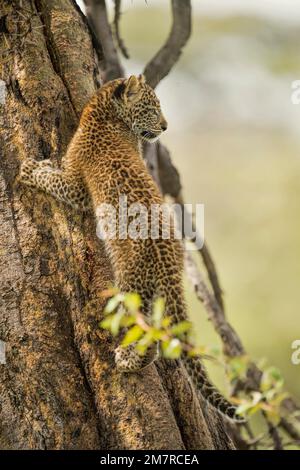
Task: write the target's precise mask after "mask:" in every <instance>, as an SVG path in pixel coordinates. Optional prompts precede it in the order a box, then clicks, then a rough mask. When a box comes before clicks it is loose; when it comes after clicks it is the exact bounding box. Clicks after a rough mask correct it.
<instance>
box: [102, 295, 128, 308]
mask: <svg viewBox="0 0 300 470" xmlns="http://www.w3.org/2000/svg"><path fill="white" fill-rule="evenodd" d="M123 299H124V296H123V295H122V294H117V295H115V296H114V297H111V298H110V299H109V301H108V302H107V304H106V306H105V309H104V313H112V312H114V311H115V310H116V309H117V307H118V305H119V303H120V302H122V301H123Z"/></svg>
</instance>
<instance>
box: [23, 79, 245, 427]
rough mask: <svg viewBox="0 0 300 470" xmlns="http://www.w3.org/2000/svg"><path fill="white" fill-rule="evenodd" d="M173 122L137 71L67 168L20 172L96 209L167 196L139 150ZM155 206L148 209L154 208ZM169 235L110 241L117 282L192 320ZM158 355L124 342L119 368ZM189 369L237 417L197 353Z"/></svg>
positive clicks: (178, 249)
mask: <svg viewBox="0 0 300 470" xmlns="http://www.w3.org/2000/svg"><path fill="white" fill-rule="evenodd" d="M166 128H167V122H166V120H165V118H164V116H163V114H162V112H161V108H160V103H159V100H158V98H157V96H156V94H155V93H154V91H153V90H152V89H151V88H150V87H149V86H148V85H147V84H146V83H145V80H144V77H143V76H139V77H135V76H131V77H130V78H129V79H127V80H126V79H118V80H114V81H111V82H109V83H107V84H105V85H104V86H103V87H102V88H101V89H100V90H99V91H98V93H97V94H96V95H95V96H94V97H93V98H92V99H91V101H90V103H89V104H88V105H87V106H86V108H85V109H84V111H83V113H82V116H81V119H80V124H79V127H78V129H77V131H76V133H75V135H74V137H73V139H72V141H71V143H70V145H69V147H68V150H67V153H66V155H65V157H64V159H63V169H55V168H53V167H52V165H51V163H50V162H49V161H46V162H36V161H34V160H31V159H27V160H25V161H24V162H23V164H22V167H21V174H20V178H21V181H23V182H24V183H25V184H27V185H29V186H34V187H36V188H39V189H42V190H44V191H46V192H47V193H49V194H51V195H52V196H54V197H55V198H57V199H58V200H60V201H63V202H66V203H68V204H70V205H72V206H73V207H75V208H81V209H82V210H84V209H86V208H88V207H89V205H90V201H91V203H92V206H93V209H94V212H95V214H96V213H97V207H99V205H100V204H102V203H106V204H108V203H109V204H112V205H113V206H114V207H115V208H116V209H117V210H118V204H119V196H120V195H121V194H126V196H127V198H128V204H132V203H142V204H143V205H145V206H146V207H147V208H148V209H149V208H150V205H151V204H154V203H156V204H162V203H163V200H162V197H161V195H160V193H159V190H158V188H157V186H156V185H155V183H154V182H153V179H152V178H151V176H150V175H149V173H148V171H147V169H146V166H145V163H144V161H143V158H142V155H141V142H142V141H143V140H148V141H154V140H156V139H157V138H158V137H159V135H160V134H161V133H162V132H163V131H164V130H166ZM149 212H150V211H149ZM170 229H171V237H170V239H167V240H166V239H163V237H162V232H161V228H160V236H159V238H158V239H151V238H148V239H146V240H142V239H138V240H133V239H130V238H127V239H125V240H120V239H118V238H117V239H112V240H106V241H105V244H106V249H107V252H108V254H109V256H110V259H111V263H112V267H113V271H114V277H115V283H116V285H117V286H118V287H119V289H120V290H121V291H122V292H138V293H139V294H140V295H141V298H142V302H143V309H144V314H145V315H149V314H150V312H151V306H152V303H153V300H154V299H155V298H156V297H158V296H162V297H164V299H165V302H166V315H169V316H171V317H172V319H173V321H174V322H179V321H182V320H184V319H186V317H187V315H186V306H185V303H184V300H183V298H184V294H183V287H182V276H183V249H182V245H181V242H179V241H178V240H176V239H175V237H174V228H173V226H171V228H170ZM156 358H157V347H156V345H155V346H153V347H152V348H150V350H149V351H148V353H147V355H146V356H145V357H141V356H139V355H138V353H137V352H136V350H135V348H134V347H130V348H128V349H124V348H121V347H118V348H117V349H116V352H115V361H116V366H117V367H118V368H119V369H120V370H123V371H125V372H134V371H137V370H139V369H141V368H143V367H146V366H147V365H149V364H150V363H151V362H152V361H153V360H155V359H156ZM183 359H184V362H185V364H186V367H187V370H188V372H189V375H190V377H191V379H192V381H193V382H194V384H195V386H196V387H197V389H198V390H199V391H201V393H202V395H203V396H204V397H205V398H206V399H207V400H208V402H209V403H211V404H212V405H213V406H214V407H216V408H217V409H218V410H219V411H220V412H222V413H224V414H225V415H227V416H229V417H230V418H236V408H235V407H234V406H233V405H232V404H231V403H229V402H228V401H227V400H226V399H225V398H224V397H223V396H222V395H221V394H220V393H219V392H218V391H217V390H216V389H215V387H214V386H213V385H212V384H211V383H210V382H209V380H208V378H207V375H206V372H205V370H204V367H203V365H202V363H201V361H200V359H199V358H190V357H183Z"/></svg>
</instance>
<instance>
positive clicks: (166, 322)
mask: <svg viewBox="0 0 300 470" xmlns="http://www.w3.org/2000/svg"><path fill="white" fill-rule="evenodd" d="M171 322H172V318H171V317H164V318H163V319H162V321H161V327H162V328H168V326H169V325H170V324H171Z"/></svg>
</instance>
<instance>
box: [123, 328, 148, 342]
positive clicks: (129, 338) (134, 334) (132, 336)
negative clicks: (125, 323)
mask: <svg viewBox="0 0 300 470" xmlns="http://www.w3.org/2000/svg"><path fill="white" fill-rule="evenodd" d="M143 334H144V330H143V329H142V328H141V327H140V326H139V325H134V326H133V327H132V328H130V330H129V331H127V333H126V335H125V337H124V339H123V341H122V346H129V345H130V344H132V343H134V342H135V341H138V340H139V339H140V338H141V337H142V336H143Z"/></svg>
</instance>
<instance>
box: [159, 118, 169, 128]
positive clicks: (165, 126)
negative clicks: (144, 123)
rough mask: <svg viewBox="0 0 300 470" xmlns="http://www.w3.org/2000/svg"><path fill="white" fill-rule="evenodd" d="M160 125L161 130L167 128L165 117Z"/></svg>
mask: <svg viewBox="0 0 300 470" xmlns="http://www.w3.org/2000/svg"><path fill="white" fill-rule="evenodd" d="M160 127H161V128H162V130H163V131H166V130H167V129H168V123H167V121H166V120H165V119H164V120H163V121H162V122H161V124H160Z"/></svg>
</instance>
